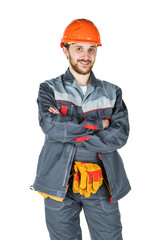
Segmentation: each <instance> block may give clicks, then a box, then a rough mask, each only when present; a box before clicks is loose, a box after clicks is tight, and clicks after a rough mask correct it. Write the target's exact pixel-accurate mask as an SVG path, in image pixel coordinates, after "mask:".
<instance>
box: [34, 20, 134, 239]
mask: <svg viewBox="0 0 160 240" xmlns="http://www.w3.org/2000/svg"><path fill="white" fill-rule="evenodd" d="M98 46H101V40H100V35H99V32H98V29H97V28H96V26H95V25H94V24H93V23H92V22H91V21H89V20H86V19H77V20H74V21H72V22H71V23H70V24H69V25H68V26H67V28H66V29H65V31H64V34H63V38H62V41H61V47H62V48H63V52H64V54H65V56H66V57H67V59H68V60H69V68H68V69H67V71H66V73H65V74H63V75H61V76H59V77H57V78H56V79H51V80H47V81H45V82H44V83H42V84H41V85H40V89H39V95H38V107H39V123H40V126H41V128H42V130H43V132H44V133H45V143H44V146H43V148H42V151H41V154H40V156H39V163H38V167H37V176H36V179H35V182H34V184H33V188H34V189H35V190H36V191H38V192H39V193H40V194H41V195H42V196H43V197H44V198H45V213H46V223H47V227H48V230H49V234H50V239H52V240H63V239H65V240H80V239H82V234H81V228H80V219H79V215H80V212H81V210H82V208H83V210H84V213H85V217H86V220H87V224H88V227H89V231H90V236H91V239H92V240H102V239H104V240H120V239H122V225H121V220H120V213H119V208H118V200H119V199H120V198H122V197H123V196H125V195H126V194H127V193H128V192H129V190H130V184H129V181H128V178H127V176H126V173H125V170H124V166H123V163H122V160H121V157H120V155H119V154H118V152H117V149H118V148H121V147H122V146H123V145H124V144H125V143H126V141H127V138H128V134H129V124H128V114H127V109H126V106H125V104H124V102H123V100H122V92H121V89H120V88H119V87H117V86H115V85H113V84H111V83H108V82H106V81H101V80H98V79H97V78H96V77H95V76H94V74H93V72H92V67H93V65H94V62H95V59H96V54H97V47H98Z"/></svg>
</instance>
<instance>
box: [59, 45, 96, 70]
mask: <svg viewBox="0 0 160 240" xmlns="http://www.w3.org/2000/svg"><path fill="white" fill-rule="evenodd" d="M63 51H64V53H65V55H66V57H67V58H68V59H69V63H70V67H71V68H72V69H73V70H74V71H75V72H77V73H79V74H82V75H85V74H88V73H90V71H91V69H92V67H93V65H94V62H95V59H96V54H97V45H96V44H94V43H86V42H82V43H73V44H71V45H70V46H69V49H68V50H67V49H66V48H65V47H64V48H63Z"/></svg>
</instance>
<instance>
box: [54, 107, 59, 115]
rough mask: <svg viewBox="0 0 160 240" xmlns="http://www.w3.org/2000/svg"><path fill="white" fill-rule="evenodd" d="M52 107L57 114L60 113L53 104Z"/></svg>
mask: <svg viewBox="0 0 160 240" xmlns="http://www.w3.org/2000/svg"><path fill="white" fill-rule="evenodd" d="M53 109H54V110H55V111H56V113H57V114H60V112H59V110H58V109H57V108H56V107H55V106H54V107H53Z"/></svg>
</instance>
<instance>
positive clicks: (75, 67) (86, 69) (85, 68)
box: [68, 53, 95, 75]
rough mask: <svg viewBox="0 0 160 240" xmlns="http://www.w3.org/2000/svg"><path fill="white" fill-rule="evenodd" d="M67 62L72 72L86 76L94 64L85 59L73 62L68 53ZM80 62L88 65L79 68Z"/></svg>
mask: <svg viewBox="0 0 160 240" xmlns="http://www.w3.org/2000/svg"><path fill="white" fill-rule="evenodd" d="M68 60H69V62H70V65H71V67H72V68H73V70H74V71H75V72H77V73H78V74H81V75H86V74H88V73H90V72H91V70H92V68H93V65H94V62H95V61H94V62H92V61H90V60H85V59H78V60H76V61H74V60H73V58H72V56H71V54H70V53H69V56H68ZM80 62H84V63H89V65H86V66H81V67H80V66H79V63H80Z"/></svg>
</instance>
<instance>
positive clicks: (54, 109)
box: [48, 107, 60, 114]
mask: <svg viewBox="0 0 160 240" xmlns="http://www.w3.org/2000/svg"><path fill="white" fill-rule="evenodd" d="M48 111H49V112H51V113H54V114H60V112H59V110H58V109H57V108H56V107H50V108H49V109H48Z"/></svg>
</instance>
